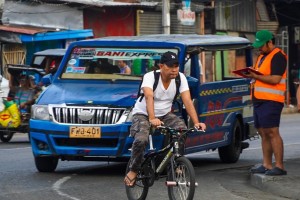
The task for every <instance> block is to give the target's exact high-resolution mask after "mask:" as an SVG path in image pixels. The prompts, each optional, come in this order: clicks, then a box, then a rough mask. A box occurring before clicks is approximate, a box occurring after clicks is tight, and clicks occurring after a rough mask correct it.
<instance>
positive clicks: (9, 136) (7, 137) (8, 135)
mask: <svg viewBox="0 0 300 200" xmlns="http://www.w3.org/2000/svg"><path fill="white" fill-rule="evenodd" d="M14 134H15V132H11V131H7V132H6V133H5V134H4V133H3V132H0V140H1V141H2V142H5V143H7V142H9V141H10V140H11V139H12V137H13V136H14Z"/></svg>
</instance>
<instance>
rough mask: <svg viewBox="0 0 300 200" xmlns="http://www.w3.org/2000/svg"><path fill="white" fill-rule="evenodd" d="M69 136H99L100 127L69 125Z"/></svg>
mask: <svg viewBox="0 0 300 200" xmlns="http://www.w3.org/2000/svg"><path fill="white" fill-rule="evenodd" d="M69 136H70V138H101V130H100V127H82V126H71V127H70V133H69Z"/></svg>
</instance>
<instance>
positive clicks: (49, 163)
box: [34, 157, 58, 172]
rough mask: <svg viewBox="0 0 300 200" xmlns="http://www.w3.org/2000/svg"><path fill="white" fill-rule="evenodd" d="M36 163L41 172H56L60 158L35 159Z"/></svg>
mask: <svg viewBox="0 0 300 200" xmlns="http://www.w3.org/2000/svg"><path fill="white" fill-rule="evenodd" d="M34 162H35V166H36V168H37V170H38V171H39V172H54V171H55V169H56V167H57V164H58V158H56V157H34Z"/></svg>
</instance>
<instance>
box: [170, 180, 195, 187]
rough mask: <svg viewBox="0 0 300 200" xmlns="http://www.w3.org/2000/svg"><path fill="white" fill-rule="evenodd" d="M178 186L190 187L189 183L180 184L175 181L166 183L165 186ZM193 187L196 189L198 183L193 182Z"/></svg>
mask: <svg viewBox="0 0 300 200" xmlns="http://www.w3.org/2000/svg"><path fill="white" fill-rule="evenodd" d="M179 185H186V186H190V182H185V183H180V182H176V181H166V186H179ZM195 186H196V187H198V182H195Z"/></svg>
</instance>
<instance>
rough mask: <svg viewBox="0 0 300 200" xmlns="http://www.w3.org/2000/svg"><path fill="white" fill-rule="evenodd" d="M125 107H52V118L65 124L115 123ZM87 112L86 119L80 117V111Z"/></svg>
mask: <svg viewBox="0 0 300 200" xmlns="http://www.w3.org/2000/svg"><path fill="white" fill-rule="evenodd" d="M125 110H126V108H107V107H105V108H103V107H99V108H95V107H93V108H83V107H80V108H79V107H71V108H69V107H53V108H52V111H53V118H54V121H56V122H58V123H65V124H116V123H117V122H118V121H119V120H120V118H121V116H122V114H123V113H124V112H125ZM83 112H84V113H88V119H83V120H82V119H80V118H82V117H80V115H81V113H83Z"/></svg>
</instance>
